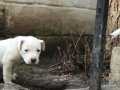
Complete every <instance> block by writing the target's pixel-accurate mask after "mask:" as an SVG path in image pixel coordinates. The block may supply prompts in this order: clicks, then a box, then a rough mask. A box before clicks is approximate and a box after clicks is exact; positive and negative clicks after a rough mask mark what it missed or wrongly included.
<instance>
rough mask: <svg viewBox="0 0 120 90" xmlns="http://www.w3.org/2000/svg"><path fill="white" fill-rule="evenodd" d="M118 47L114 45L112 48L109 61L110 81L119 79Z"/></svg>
mask: <svg viewBox="0 0 120 90" xmlns="http://www.w3.org/2000/svg"><path fill="white" fill-rule="evenodd" d="M119 55H120V47H114V48H113V50H112V56H111V62H110V70H111V73H110V81H120V57H119Z"/></svg>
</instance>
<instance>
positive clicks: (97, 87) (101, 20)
mask: <svg viewBox="0 0 120 90" xmlns="http://www.w3.org/2000/svg"><path fill="white" fill-rule="evenodd" d="M107 9H108V0H97V8H96V21H95V34H94V40H93V50H92V63H91V66H90V81H89V85H90V88H89V90H101V78H100V75H101V70H102V62H103V55H104V44H105V37H104V35H105V34H106V25H107V24H106V23H107V11H108V10H107Z"/></svg>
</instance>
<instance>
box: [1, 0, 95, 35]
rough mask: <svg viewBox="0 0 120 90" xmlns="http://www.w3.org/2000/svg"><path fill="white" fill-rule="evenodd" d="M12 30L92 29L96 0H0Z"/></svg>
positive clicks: (59, 32)
mask: <svg viewBox="0 0 120 90" xmlns="http://www.w3.org/2000/svg"><path fill="white" fill-rule="evenodd" d="M0 4H1V5H2V6H1V5H0V7H2V8H4V9H5V11H6V13H5V16H6V21H7V25H6V26H7V28H8V29H9V30H10V31H11V32H12V33H15V34H16V33H18V34H20V33H25V32H32V33H35V34H36V33H37V34H38V33H39V35H67V34H70V33H71V32H72V33H74V34H77V33H78V32H86V33H93V32H94V21H95V8H96V0H0Z"/></svg>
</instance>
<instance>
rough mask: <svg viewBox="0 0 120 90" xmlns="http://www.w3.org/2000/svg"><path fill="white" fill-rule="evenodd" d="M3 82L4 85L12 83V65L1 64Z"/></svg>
mask: <svg viewBox="0 0 120 90" xmlns="http://www.w3.org/2000/svg"><path fill="white" fill-rule="evenodd" d="M3 80H4V83H12V63H10V62H7V63H4V64H3Z"/></svg>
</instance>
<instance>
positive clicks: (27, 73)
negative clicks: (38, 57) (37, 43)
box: [13, 65, 67, 90]
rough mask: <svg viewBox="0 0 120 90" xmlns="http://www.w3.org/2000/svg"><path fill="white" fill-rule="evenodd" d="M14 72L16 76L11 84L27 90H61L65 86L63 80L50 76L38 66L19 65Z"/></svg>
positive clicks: (65, 83) (65, 82)
mask: <svg viewBox="0 0 120 90" xmlns="http://www.w3.org/2000/svg"><path fill="white" fill-rule="evenodd" d="M14 72H15V73H16V74H17V76H16V79H15V80H13V82H15V83H17V84H20V85H22V86H25V87H28V88H31V87H32V88H33V87H35V88H36V87H37V88H39V89H40V88H42V90H43V89H45V90H46V89H49V90H62V89H64V88H65V87H66V85H67V81H66V80H65V78H63V77H62V78H61V77H60V76H56V75H52V74H50V73H49V71H48V70H47V69H41V68H40V67H39V66H31V65H19V66H17V67H15V69H14Z"/></svg>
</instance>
